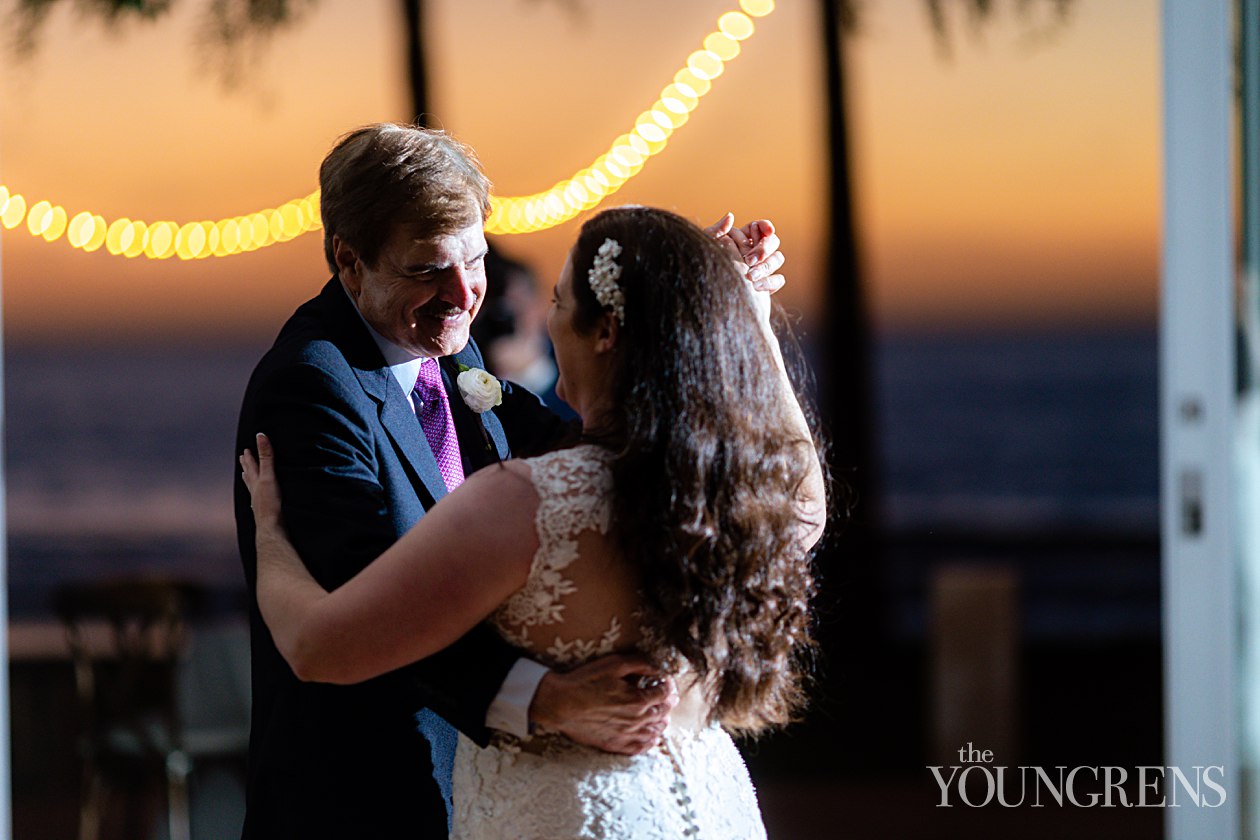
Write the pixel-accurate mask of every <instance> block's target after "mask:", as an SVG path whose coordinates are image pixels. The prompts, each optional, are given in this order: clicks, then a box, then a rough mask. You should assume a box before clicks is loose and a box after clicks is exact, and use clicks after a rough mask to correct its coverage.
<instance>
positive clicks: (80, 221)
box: [66, 210, 96, 248]
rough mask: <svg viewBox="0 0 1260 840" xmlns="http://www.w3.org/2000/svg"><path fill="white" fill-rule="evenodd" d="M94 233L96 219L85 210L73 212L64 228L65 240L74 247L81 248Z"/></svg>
mask: <svg viewBox="0 0 1260 840" xmlns="http://www.w3.org/2000/svg"><path fill="white" fill-rule="evenodd" d="M95 233H96V219H94V218H93V217H92V214H91V213H89V212H87V211H86V210H85V211H83V212H82V213H77V214H75V217H74V218H73V219H71V220H70V224H69V226H68V227H67V228H66V241H67V242H69V243H70V245H71V246H73V247H75V248H82V247H83V246H84V245H86V244H87V243H88V242H89V241H91V239H92V236H93V234H95Z"/></svg>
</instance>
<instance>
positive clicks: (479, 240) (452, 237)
mask: <svg viewBox="0 0 1260 840" xmlns="http://www.w3.org/2000/svg"><path fill="white" fill-rule="evenodd" d="M402 236H403V241H405V242H406V243H407V250H408V252H410V253H411V254H412V255H414V256H417V257H419V256H424V255H430V256H434V257H440V256H452V257H454V256H459V257H468V256H472V255H475V254H479V253H481V252H482V251H484V250H485V249H486V233H485V230H484V229H483V227H482V225H481V223H480V222H477V223H475V224H471V225H469V226H467V227H465V228H461V229H460V230H456V231H451V232H448V233H437V234H435V233H432V232H431V231H430V230H427V229H426V228H425V227H424V226H422V225H409V226H407V227H406V228H405V229H404V231H403V234H402Z"/></svg>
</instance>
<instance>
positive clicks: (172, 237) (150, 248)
mask: <svg viewBox="0 0 1260 840" xmlns="http://www.w3.org/2000/svg"><path fill="white" fill-rule="evenodd" d="M178 239H179V226H178V225H176V224H175V223H174V222H154V223H153V225H152V226H150V227H149V244H148V245H146V246H145V249H144V255H145V256H146V257H148V258H149V259H151V260H165V259H169V258H170V257H172V256H174V254H175V253H176V252H177V251H178V250H179V242H178Z"/></svg>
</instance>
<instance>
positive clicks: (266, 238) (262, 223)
mask: <svg viewBox="0 0 1260 840" xmlns="http://www.w3.org/2000/svg"><path fill="white" fill-rule="evenodd" d="M265 213H266V211H263V212H259V213H254V214H252V215H250V216H249V224H250V227H251V229H252V230H251V234H250V239H252V240H253V247H254V248H261V247H263V246H264V245H270V244H271V219H269V218H267V216H266V214H265Z"/></svg>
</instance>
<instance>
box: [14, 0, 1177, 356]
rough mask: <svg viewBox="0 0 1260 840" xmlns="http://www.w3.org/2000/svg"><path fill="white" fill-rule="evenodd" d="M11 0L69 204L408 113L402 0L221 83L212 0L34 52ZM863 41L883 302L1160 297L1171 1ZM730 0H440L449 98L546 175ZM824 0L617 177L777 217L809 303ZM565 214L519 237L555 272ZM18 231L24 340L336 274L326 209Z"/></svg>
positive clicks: (188, 181) (895, 26)
mask: <svg viewBox="0 0 1260 840" xmlns="http://www.w3.org/2000/svg"><path fill="white" fill-rule="evenodd" d="M14 5H15V4H14V2H13V0H0V24H3V25H4V26H5V29H4V32H3V35H4V39H5V40H4V42H3V47H2V48H0V184H5V185H6V186H8V187H9V189H10V190H12V191H14V192H18V193H22V194H23V195H24V196H26V198H27V199H28V201H31V202H34V201H36V200H38V199H41V198H42V199H48V200H50V201H52V202H53V203H55V204H61V205H63V206H64V207H65V208H66V210H67V211H68V212H69V213H70V215H74V214H75V213H77V212H79V211H81V210H90V211H92V212H95V213H99V214H101V215H103V216H104V217H105V218H106V219H113V218H117V217H120V216H127V217H129V218H133V219H145V220H150V221H154V220H158V219H172V220H175V221H178V222H186V221H194V220H198V219H218V218H223V217H230V216H236V215H241V214H244V213H248V212H252V211H255V210H259V209H263V208H266V207H275V206H277V205H278V204H280V203H283V202H285V201H287V200H289V199H291V198H296V197H300V196H303V195H306V194H307V193H309V192H311V191H312V190H313V189H315V187H316V186H317V185H316V170H317V168H318V165H319V161H320V159H321V158H322V157H323V155H324V154H325V152H326V151H327V150H328V148H329V147H330V145H331V143H332V142H333V141H334V140H335V138H336V137H337V136H338V135H339V134H340V133H342V132H343V131H345V130H347V129H349V128H352V127H354V126H356V125H358V124H361V123H364V122H372V121H378V120H389V119H405V118H407V117H409V116H411V115H409V114H407V113H406V105H405V102H406V97H405V95H404V93H405V91H404V81H403V78H402V73H401V64H402V62H401V39H400V38H399V37H398V36H397V32H396V30H397V27H398V26H399V20H398V19H397V17H396V11H395V4H394V3H392V2H386V0H357V2H350V0H321V2H319V3H318V4H316V5H314V6H313V7H311V8H309V9H308V10H307V11H306V12H305V14H304V16H303V18H302V19H301V20H300V21H298V22H297V23H296V24H295V25H293V26H292V27H291V28H290V29H288V30H286V31H284V32H281V33H279V34H278V35H277V36H276V37H275V38H274V39H273V40H272V41H271V42H270V43H269V44H267V45H266V47H265V48H264V49H262V50H260V51H259V54H258V57H257V60H256V61H255V62H254V63H253V64H252V65H251V69H250V72H249V76H248V81H247V83H246V84H245V85H243V86H242V87H241V88H240V89H237V90H235V91H224V89H223V87H222V85H220V83H219V82H218V79H217V77H216V76H215V75H214V74H213V73H212V72H211V71H210V70H209V69H208V68H207V66H206V64H205V62H204V61H203V59H202V57H201V54H200V52H199V47H198V46H197V43H198V42H197V27H198V25H199V15H200V14H201V13H202V10H203V9H204V8H205V5H206V4H205V3H204V2H200V1H199V0H184V2H180V3H175V4H173V5H174V9H173V11H172V12H171V13H170V14H169V15H167V16H166V17H164V18H162V19H161V20H159V21H158V22H156V23H154V24H145V23H136V22H133V25H127V26H123V27H120V28H119V29H118V31H108V30H107V29H106V28H105V27H104V26H102V25H101V24H100V23H99V22H98V21H97V20H95V19H85V18H84V17H82V15H81V14H80V13H79V12H78V11H77V10H76V8H75V4H73V3H71V2H63V3H59V4H57V6H56V8H54V10H53V11H52V13H51V14H50V16H49V18H48V20H47V22H46V25H45V27H44V29H43V31H42V33H41V36H40V39H39V44H38V49H37V51H36V53H35V54H34V55H33V56H32V57H30V58H28V59H26V60H24V61H20V62H19V61H18V60H17V59H16V58H15V56H14V51H13V50H12V48H11V47H10V46H9V44H10V41H11V32H12V25H11V23H12V15H13V12H14ZM861 5H862V8H863V9H865V17H864V19H863V25H862V30H861V32H860V33H859V34H858V35H857V36H856V37H854V38H852V39H851V40H850V41H849V47H850V53H849V65H848V66H849V71H850V78H849V83H850V92H851V102H852V110H851V115H852V119H853V126H852V131H853V143H854V153H855V159H854V164H855V172H854V177H855V189H856V198H857V214H858V220H859V228H860V231H859V234H860V237H861V243H862V249H863V252H862V259H863V264H864V268H865V271H866V277H867V281H868V283H869V289H870V292H869V297H870V306H871V310H872V314H873V316H874V318H875V320H876V323H877V324H878V325H880V326H882V327H900V326H921V325H928V326H938V325H951V324H966V325H971V324H992V325H1009V324H1024V323H1028V322H1030V321H1033V322H1044V321H1050V322H1054V321H1068V322H1079V321H1082V320H1086V321H1090V322H1116V321H1152V320H1153V318H1154V313H1155V311H1156V306H1157V281H1158V276H1157V275H1158V236H1159V209H1160V208H1159V154H1160V147H1159V128H1160V126H1159V31H1158V3H1157V2H1156V0H1076V2H1075V3H1074V4H1073V5H1072V6H1071V7H1070V12H1069V15H1068V18H1067V20H1066V22H1065V23H1064V24H1063V25H1062V26H1061V27H1058V28H1053V29H1052V31H1051V32H1050V33H1049V34H1045V33H1044V31H1043V30H1044V29H1045V25H1044V24H1045V23H1046V20H1043V19H1042V18H1038V17H1037V14H1042V15H1043V16H1044V15H1045V11H1046V9H1048V8H1049V6H1050V5H1051V4H1048V3H1045V4H1043V3H1035V4H1031V5H1032V8H1033V10H1034V12H1033V18H1032V19H1031V20H1027V21H1023V20H1021V19H1020V18H1019V17H1018V15H1017V14H1016V12H1015V9H1016V7H1017V6H1018V5H1020V4H1017V3H1014V2H1004V3H1003V2H999V3H997V4H996V5H997V6H998V12H997V15H996V17H995V19H994V20H992V21H991V22H990V23H989V25H987V26H986V27H985V28H984V29H983V31H981V32H979V33H975V32H972V31H971V30H970V29H969V28H968V27H967V21H966V18H965V16H964V15H963V14H962V10H961V9H959V8H954V7H953V6H948V4H947V6H948V8H950V9H952V11H953V13H954V14H953V18H952V22H953V23H954V24H955V32H954V37H953V41H952V49H951V50H950V52H951V55H950V56H948V57H946V56H944V55H943V54H942V50H941V49H940V46H939V44H937V42H936V41H935V40H934V38H933V35H932V33H931V30H930V28H929V26H928V22H927V16H926V14H925V12H924V8H923V4H922V3H921V2H920V0H881V2H867V3H863V4H861ZM736 7H737V3H736V2H735V0H687V2H685V3H681V2H677V0H581V2H577V3H567V2H557V1H556V0H429V3H428V25H429V31H428V35H427V43H428V46H429V50H430V52H429V67H430V73H431V77H432V78H431V96H432V101H433V110H434V111H435V113H436V114H437V117H438V119H439V121H440V123H441V124H442V125H443V126H444V127H445V128H447V129H449V130H451V131H452V132H454V133H455V134H456V135H458V136H459V137H460V138H461V139H463V140H465V141H466V142H468V143H470V144H472V145H473V146H474V147H476V149H477V150H478V152H479V153H480V155H481V158H482V161H483V163H484V164H485V166H486V169H487V171H488V173H489V175H490V176H491V178H492V179H493V180H494V182H495V187H496V191H497V192H499V193H501V194H504V195H518V194H522V193H530V192H535V191H538V190H541V189H544V188H546V187H548V186H550V185H551V184H552V183H554V182H556V181H558V180H561V179H562V178H565V177H568V176H569V175H571V174H573V173H574V172H575V171H576V170H578V169H579V168H581V167H582V166H585V165H589V163H590V162H591V161H592V160H593V159H594V158H595V157H596V156H597V155H599V154H600V153H601V152H603V151H605V150H606V149H607V146H608V144H609V143H610V142H611V141H612V139H613V138H614V137H616V136H617V135H619V134H621V133H624V132H626V131H628V130H630V129H631V128H632V127H633V123H634V120H635V117H636V116H637V115H638V114H639V113H640V112H641V111H643V110H644V109H645V108H647V107H648V106H649V105H650V104H651V103H652V102H653V100H654V99H655V98H656V96H657V94H658V93H659V91H660V90H661V88H662V87H663V86H664V85H665V84H667V83H668V82H669V81H670V79H671V78H672V77H673V75H674V73H675V71H677V70H678V69H679V68H680V67H681V66H682V65H683V63H684V61H685V59H686V56H687V54H688V53H690V52H691V51H692V50H695V49H698V48H699V46H700V41H701V39H702V38H703V37H704V35H705V34H707V33H708V32H710V31H712V29H713V28H714V26H715V22H716V20H717V18H718V17H719V15H721V14H722V13H723V12H725V11H728V10H731V9H733V8H736ZM818 26H819V22H818V19H817V3H815V2H814V1H813V0H779V4H778V9H777V10H776V11H775V12H774V13H773V14H772V15H770V16H769V17H767V18H764V19H762V20H760V21H758V29H757V32H756V34H754V35H753V37H752V38H751V39H750V40H748V41H746V42H744V45H743V54H742V55H741V56H740V57H738V58H737V59H735V60H734V61H733V62H732V63H730V64H729V65H728V66H727V69H726V72H725V73H724V74H723V75H722V76H721V77H720V78H718V79H717V80H716V81H715V82H714V87H713V90H712V91H711V92H710V93H709V94H708V96H706V97H705V98H704V99H703V100H702V101H701V103H700V106H699V108H698V109H697V110H696V111H695V112H694V113H693V114H692V117H691V120H690V122H689V123H688V124H687V125H685V126H683V127H682V128H681V129H679V130H678V131H677V132H676V133H675V135H674V136H673V138H671V141H670V143H669V146H668V147H667V148H666V149H665V151H664V152H662V153H661V154H660V155H658V156H656V157H655V158H653V159H651V160H650V161H649V162H648V163H647V165H646V166H645V167H644V169H643V171H642V172H641V173H640V174H639V175H638V176H637V177H636V178H634V179H633V180H631V181H630V182H629V183H628V184H627V185H626V186H625V187H624V188H623V189H622V191H621V192H620V193H618V194H617V195H616V196H615V197H613V199H612V202H614V203H624V202H640V203H650V204H657V205H662V206H666V207H671V208H673V209H676V210H678V211H679V212H681V213H683V214H685V215H688V216H690V217H692V218H695V219H697V220H698V221H702V222H705V223H707V222H709V221H712V220H713V219H715V218H716V217H718V216H719V215H721V213H722V212H723V211H725V210H727V209H730V210H733V211H734V212H735V213H736V214H737V216H739V217H740V218H741V219H743V220H747V219H751V218H753V217H756V216H769V217H771V218H773V219H774V220H775V221H776V223H777V224H778V226H779V228H780V231H781V234H782V236H783V238H784V250H785V252H786V253H787V255H788V260H789V262H788V274H789V289H788V290H787V291H786V292H785V293H784V298H785V299H786V301H787V302H788V303H789V304H791V305H793V306H795V307H797V308H800V309H802V310H805V311H806V312H809V311H812V310H814V309H815V308H816V307H817V303H818V300H819V296H820V291H821V290H820V282H819V272H820V268H821V258H822V255H823V252H824V247H825V238H826V235H827V232H826V228H825V220H824V219H822V217H821V214H822V209H823V206H824V195H823V183H824V177H823V170H822V168H821V167H822V163H823V160H824V157H823V156H824V154H825V148H824V143H825V139H824V137H823V115H822V98H821V97H822V90H821V79H820V72H821V71H820V64H821V56H820V44H819V41H820V39H819V37H818V34H817V33H818ZM576 229H577V223H576V222H570V223H567V224H564V225H562V226H560V227H558V228H556V229H553V230H551V231H547V232H544V233H539V234H531V235H524V236H513V237H504V238H500V239H499V242H500V244H501V245H502V247H503V248H504V250H505V251H506V252H508V253H509V254H511V255H515V256H517V257H519V258H522V259H525V260H527V261H528V262H530V263H531V264H533V265H534V266H535V267H536V268H537V269H538V270H539V272H540V274H542V276H543V277H544V280H545V282H546V284H547V285H548V286H549V285H550V283H551V281H552V279H553V278H554V276H555V274H556V273H557V272H558V270H559V267H560V265H561V263H562V262H563V259H564V252H565V248H566V247H567V244H568V243H569V242H570V241H571V240H572V239H573V237H574V236H575V234H576ZM2 244H3V264H2V266H3V288H4V301H3V302H4V329H5V332H6V335H7V336H8V337H9V338H10V339H26V338H48V339H55V340H66V341H78V340H81V339H82V338H83V337H85V336H88V337H93V338H95V337H102V336H103V337H109V336H115V335H121V334H139V335H142V336H154V337H157V336H167V335H170V334H179V333H193V334H198V335H203V334H204V335H214V334H224V333H246V334H251V335H258V334H267V333H271V332H273V331H274V329H275V328H276V327H277V326H278V325H279V323H280V322H281V320H282V319H283V318H284V317H285V316H286V315H287V314H288V313H289V312H290V311H291V310H292V309H293V308H294V306H296V305H297V304H298V303H300V302H301V301H302V300H304V299H306V298H307V297H309V296H310V295H312V294H314V292H315V291H316V290H318V288H319V287H320V285H321V284H322V283H323V281H324V280H325V279H326V273H327V272H326V269H325V267H324V264H323V258H322V251H321V243H320V239H319V234H318V233H313V234H306V235H304V236H301V237H299V238H297V239H295V240H293V241H290V242H287V243H283V244H279V245H275V246H272V247H270V248H266V249H263V250H260V251H256V252H253V253H249V254H243V255H238V256H232V257H227V258H221V259H207V260H200V261H196V262H181V261H179V260H178V259H171V260H165V261H148V260H145V259H143V258H140V259H132V260H128V259H124V258H121V257H114V256H110V255H109V254H108V253H107V252H106V251H105V250H104V249H102V250H99V251H97V252H95V253H91V254H88V253H83V252H81V251H76V250H74V249H72V248H71V247H70V246H69V245H68V244H67V243H66V241H65V239H64V238H63V239H62V240H60V241H58V242H54V243H51V244H49V243H45V242H44V241H43V240H42V239H37V238H35V237H32V236H31V235H30V234H29V233H27V232H26V230H25V227H24V226H23V227H19V228H18V229H16V230H13V231H6V232H4V234H3V238H2Z"/></svg>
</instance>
